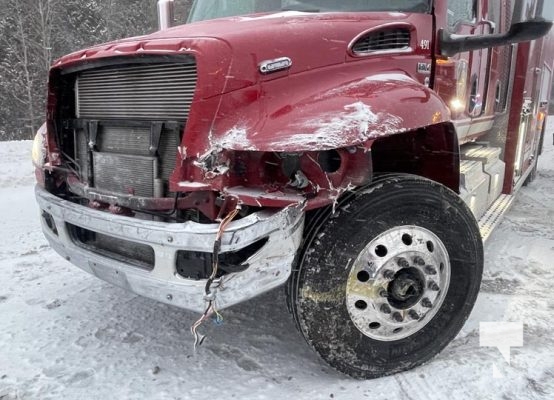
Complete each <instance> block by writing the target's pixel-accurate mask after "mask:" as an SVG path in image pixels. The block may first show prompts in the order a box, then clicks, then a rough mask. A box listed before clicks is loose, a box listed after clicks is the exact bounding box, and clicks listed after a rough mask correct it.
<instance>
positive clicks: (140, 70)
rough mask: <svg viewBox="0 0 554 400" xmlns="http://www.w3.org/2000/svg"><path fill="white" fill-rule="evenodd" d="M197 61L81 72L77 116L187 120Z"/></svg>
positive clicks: (88, 117) (77, 85)
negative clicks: (195, 62) (193, 62)
mask: <svg viewBox="0 0 554 400" xmlns="http://www.w3.org/2000/svg"><path fill="white" fill-rule="evenodd" d="M196 75H197V74H196V64H175V63H170V64H154V65H150V64H148V65H141V66H127V67H109V68H103V69H98V70H90V71H85V72H83V73H81V74H80V75H79V76H78V78H77V82H76V85H75V87H76V94H77V104H76V108H77V118H84V119H94V118H116V119H128V118H134V119H146V120H164V121H167V120H175V121H180V120H185V119H186V118H187V117H188V114H189V111H190V105H191V103H192V98H193V96H194V91H195V88H196Z"/></svg>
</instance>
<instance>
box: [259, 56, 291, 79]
mask: <svg viewBox="0 0 554 400" xmlns="http://www.w3.org/2000/svg"><path fill="white" fill-rule="evenodd" d="M291 66H292V60H291V59H290V58H288V57H281V58H276V59H275V60H266V61H262V62H261V63H260V65H259V67H260V72H261V73H262V74H264V75H265V74H271V73H272V72H277V71H282V70H285V69H289V68H290V67H291Z"/></svg>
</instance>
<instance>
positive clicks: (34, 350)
mask: <svg viewBox="0 0 554 400" xmlns="http://www.w3.org/2000/svg"><path fill="white" fill-rule="evenodd" d="M552 122H554V118H552ZM550 126H551V129H549V130H548V132H549V133H548V134H547V137H546V143H545V150H546V153H545V154H544V155H543V156H542V158H541V160H540V172H539V176H538V178H537V180H536V181H535V182H534V183H533V184H532V186H530V187H528V188H525V189H524V190H523V191H522V192H521V193H520V194H519V197H518V200H517V201H516V204H515V206H514V207H513V209H512V211H511V212H510V213H509V215H508V216H507V217H506V219H505V220H504V222H503V223H502V225H501V226H500V227H499V228H498V230H497V231H496V232H495V233H494V234H493V236H492V238H491V240H490V242H489V244H488V246H487V249H486V272H485V277H484V281H483V286H482V290H481V295H480V297H479V299H478V302H477V305H476V307H475V310H474V312H473V314H472V316H471V317H470V319H469V321H468V322H467V324H466V326H465V327H464V329H463V331H462V333H461V334H460V335H459V337H458V338H457V339H456V340H455V341H454V342H453V343H452V344H451V345H450V346H448V348H447V349H446V350H445V351H443V352H442V353H441V354H440V355H439V356H438V357H436V358H435V359H434V360H432V361H431V362H430V363H428V364H427V365H425V366H423V367H420V368H417V369H415V370H413V371H410V372H406V373H403V374H398V375H396V376H392V377H388V378H384V379H378V380H373V381H365V382H364V381H355V380H352V379H349V378H347V377H345V376H341V375H339V374H338V373H336V372H334V371H333V370H331V369H330V368H328V367H326V366H325V365H324V364H323V363H322V362H321V361H319V359H318V357H317V356H316V355H315V354H313V353H312V352H311V350H309V349H308V347H307V345H305V343H304V341H303V339H302V338H301V336H300V335H299V334H298V333H297V332H296V329H295V327H294V325H293V323H292V322H291V318H290V317H289V315H288V313H287V311H286V307H285V298H284V295H283V291H282V290H276V291H274V292H271V293H269V294H267V295H265V296H263V297H261V298H259V299H256V300H254V301H251V302H249V303H247V304H243V305H240V306H237V307H234V308H232V309H229V310H225V312H224V317H225V323H224V324H223V325H222V326H215V325H214V326H209V327H208V328H207V330H208V332H209V338H208V340H207V342H206V343H205V344H204V346H203V347H202V348H200V349H199V350H198V351H197V352H196V353H195V352H194V351H193V349H192V339H191V336H190V333H189V327H190V326H191V324H192V323H193V322H194V321H195V320H196V318H197V316H196V315H195V314H193V313H190V312H187V311H183V310H180V309H177V308H172V307H170V306H167V305H164V304H159V303H156V302H154V301H151V300H148V299H144V298H140V297H137V296H135V295H133V294H131V293H128V292H125V291H123V290H121V289H118V288H115V287H112V286H110V285H108V284H106V283H103V282H101V281H99V280H98V279H96V278H94V277H92V276H89V275H87V274H85V273H84V272H81V271H80V270H78V269H77V268H75V267H72V266H71V265H70V264H69V263H67V262H66V261H64V260H62V259H61V258H60V257H58V256H57V255H56V254H55V253H54V252H53V251H52V250H50V249H49V247H48V245H47V243H46V241H45V239H44V238H43V236H42V234H41V231H40V228H39V218H38V213H37V207H36V205H35V202H34V198H33V175H32V168H31V166H30V162H29V160H28V159H29V152H30V147H31V143H30V142H8V143H0V171H1V172H0V174H1V175H0V227H1V228H0V400H12V399H65V400H72V399H198V400H203V399H210V400H213V399H233V398H235V399H284V398H290V399H310V400H312V399H329V398H334V399H362V398H371V399H425V400H429V399H441V400H444V399H488V398H491V399H552V398H554V335H553V332H554V322H553V321H554V289H553V286H552V282H554V222H553V221H554V148H553V146H552V142H551V140H552V135H551V132H552V131H553V130H554V123H551V125H550ZM484 321H488V322H506V321H511V322H517V323H522V324H523V326H524V337H523V339H524V342H523V347H520V348H513V349H512V355H511V365H508V363H507V362H506V361H504V359H503V358H502V356H501V354H500V352H499V350H498V349H496V348H493V347H480V343H479V323H480V322H484ZM493 365H496V368H497V370H498V371H499V374H501V375H503V378H495V377H493Z"/></svg>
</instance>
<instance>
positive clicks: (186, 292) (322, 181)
mask: <svg viewBox="0 0 554 400" xmlns="http://www.w3.org/2000/svg"><path fill="white" fill-rule="evenodd" d="M549 7H552V5H551V4H550V2H545V1H544V0H522V1H519V0H434V1H433V0H390V1H381V0H341V1H338V0H249V1H240V2H238V1H237V2H229V1H224V0H203V1H196V2H195V3H194V5H193V8H192V11H191V14H190V17H189V21H188V23H186V24H182V25H178V26H172V25H174V23H173V1H172V0H162V1H160V2H159V3H158V10H159V17H160V18H159V20H160V30H159V31H158V32H156V33H153V34H151V35H147V36H142V37H136V38H130V39H125V40H120V41H116V42H112V43H108V44H103V45H99V46H96V47H92V48H89V49H86V50H80V51H77V52H75V53H73V54H69V55H67V56H65V57H62V58H61V59H59V60H58V61H56V62H55V63H54V65H53V66H52V68H51V71H50V76H49V92H48V109H47V115H46V123H45V125H44V126H43V127H42V128H41V130H40V131H39V132H38V133H37V135H36V139H35V144H34V151H33V160H34V163H35V165H36V177H37V181H38V184H37V187H36V197H37V200H38V204H39V205H40V210H41V213H42V216H41V218H42V223H43V230H44V234H45V235H46V237H47V238H48V240H49V242H50V244H51V245H52V247H53V248H54V249H55V250H56V251H57V252H58V253H59V254H60V255H61V256H63V257H65V258H66V259H67V260H69V261H70V262H72V263H73V264H75V265H76V266H78V267H79V268H81V269H83V270H85V271H87V272H89V273H91V274H93V275H95V276H97V277H98V278H100V279H103V280H105V281H107V282H110V283H112V284H114V285H118V286H120V287H122V288H125V289H128V290H131V291H133V292H135V293H137V294H140V295H143V296H147V297H149V298H152V299H155V300H158V301H161V302H164V303H168V304H173V305H175V306H177V307H182V308H185V309H188V310H194V311H197V312H199V313H201V318H200V319H199V320H198V322H197V323H196V324H195V325H194V326H193V328H192V331H193V333H195V335H196V339H197V343H200V342H201V340H202V337H201V336H200V335H199V334H198V332H197V329H198V327H199V326H200V325H201V323H202V322H204V321H205V320H207V319H208V318H211V317H214V316H216V317H217V316H219V315H220V314H219V311H218V310H222V309H224V308H226V307H229V306H232V305H234V304H237V303H240V302H243V301H246V300H249V299H252V298H254V297H256V296H258V295H260V294H262V293H265V292H268V291H270V290H271V289H273V288H275V287H277V286H281V285H284V286H285V287H286V290H287V298H288V305H289V308H290V311H291V313H292V315H293V316H294V320H295V321H296V324H297V327H298V329H299V330H300V331H301V332H302V334H303V336H304V337H305V339H306V341H307V342H308V343H309V345H310V346H311V347H313V349H314V350H315V351H316V352H317V353H318V354H319V355H320V356H321V357H322V358H323V359H324V360H325V361H326V362H327V363H329V364H330V365H331V366H333V367H334V368H336V369H337V370H339V371H342V372H344V373H347V374H349V375H351V376H354V377H359V378H372V377H378V376H383V375H387V374H392V373H395V372H398V371H402V370H406V369H409V368H412V367H414V366H417V365H420V364H421V363H423V362H425V361H427V360H429V359H430V358H431V357H433V356H434V355H436V354H437V353H438V352H439V351H441V350H442V349H443V348H444V347H445V346H446V345H447V344H448V343H449V342H450V341H451V340H452V339H453V338H454V337H455V336H456V334H457V333H458V332H459V330H460V329H461V327H462V325H463V324H464V322H465V321H466V319H467V318H468V316H469V314H470V312H471V310H472V307H473V305H474V302H475V299H476V297H477V294H478V291H479V286H480V282H481V274H482V270H483V241H484V240H486V239H487V238H488V237H489V235H490V234H491V231H492V230H493V228H494V227H495V226H496V225H497V224H498V222H499V219H500V218H501V216H502V215H503V214H504V213H505V212H506V210H507V209H508V208H509V206H510V204H511V203H512V201H513V199H514V195H515V193H516V192H517V191H518V189H519V188H520V187H521V186H522V185H524V184H525V183H529V182H531V181H532V180H533V178H534V177H535V174H536V168H537V158H538V156H539V155H540V152H541V146H542V142H543V137H544V134H545V132H544V130H545V119H546V111H547V107H548V100H549V99H550V88H551V82H552V68H553V55H554V52H553V49H552V46H553V41H552V40H551V36H550V34H549V31H550V28H551V25H552V23H551V21H552V16H551V15H552V14H553V13H552V12H551V11H552V10H551V9H549Z"/></svg>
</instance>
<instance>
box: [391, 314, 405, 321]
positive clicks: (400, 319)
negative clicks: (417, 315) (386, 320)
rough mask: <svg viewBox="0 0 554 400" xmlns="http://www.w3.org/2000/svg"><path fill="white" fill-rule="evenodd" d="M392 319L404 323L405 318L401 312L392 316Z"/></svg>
mask: <svg viewBox="0 0 554 400" xmlns="http://www.w3.org/2000/svg"><path fill="white" fill-rule="evenodd" d="M392 319H394V320H395V321H396V322H402V321H404V317H403V316H402V314H400V313H399V312H395V313H394V314H392Z"/></svg>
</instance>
